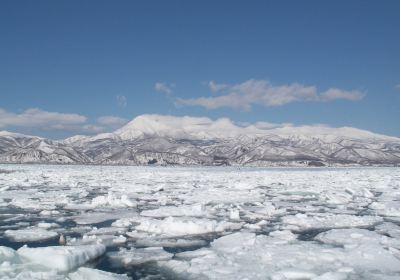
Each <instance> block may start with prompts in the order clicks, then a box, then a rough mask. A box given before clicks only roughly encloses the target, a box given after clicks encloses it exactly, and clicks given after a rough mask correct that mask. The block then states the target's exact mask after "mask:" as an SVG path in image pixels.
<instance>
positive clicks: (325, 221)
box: [282, 213, 383, 231]
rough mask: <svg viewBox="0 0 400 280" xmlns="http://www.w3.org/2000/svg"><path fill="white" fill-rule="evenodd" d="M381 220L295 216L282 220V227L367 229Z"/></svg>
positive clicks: (337, 216) (373, 217)
mask: <svg viewBox="0 0 400 280" xmlns="http://www.w3.org/2000/svg"><path fill="white" fill-rule="evenodd" d="M382 220H383V219H382V218H381V217H377V216H354V215H343V214H338V215H332V214H321V213H319V214H313V215H307V214H300V213H299V214H296V215H290V216H285V217H283V218H282V223H283V226H287V227H289V228H290V229H294V230H298V231H303V230H310V229H326V228H345V227H367V226H373V225H375V224H377V223H379V222H381V221H382Z"/></svg>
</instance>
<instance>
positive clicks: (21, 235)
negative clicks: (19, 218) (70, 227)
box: [4, 227, 58, 242]
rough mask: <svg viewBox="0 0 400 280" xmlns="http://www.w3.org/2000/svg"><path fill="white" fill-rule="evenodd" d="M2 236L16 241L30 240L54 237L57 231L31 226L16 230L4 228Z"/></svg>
mask: <svg viewBox="0 0 400 280" xmlns="http://www.w3.org/2000/svg"><path fill="white" fill-rule="evenodd" d="M4 236H5V237H7V238H8V239H10V240H12V241H16V242H27V241H31V242H32V241H42V240H48V239H52V238H55V237H57V236H58V233H57V232H55V231H49V230H46V229H44V228H41V227H32V228H25V229H18V230H6V231H5V232H4Z"/></svg>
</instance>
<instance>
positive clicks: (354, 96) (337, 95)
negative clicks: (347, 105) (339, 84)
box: [320, 88, 365, 101]
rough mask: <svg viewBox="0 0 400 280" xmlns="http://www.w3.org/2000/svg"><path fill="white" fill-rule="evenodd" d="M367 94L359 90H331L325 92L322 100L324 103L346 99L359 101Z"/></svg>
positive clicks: (322, 94)
mask: <svg viewBox="0 0 400 280" xmlns="http://www.w3.org/2000/svg"><path fill="white" fill-rule="evenodd" d="M364 96H365V93H363V92H360V91H358V90H350V91H346V90H341V89H338V88H330V89H328V90H327V91H325V92H322V93H321V95H320V99H321V100H322V101H331V100H335V99H345V100H350V101H357V100H361V99H363V98H364Z"/></svg>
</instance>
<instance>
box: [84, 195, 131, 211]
mask: <svg viewBox="0 0 400 280" xmlns="http://www.w3.org/2000/svg"><path fill="white" fill-rule="evenodd" d="M136 205H137V204H136V202H134V201H132V200H131V199H129V198H128V196H127V195H126V194H123V195H121V196H120V197H118V196H116V195H115V194H114V193H112V192H108V194H107V195H101V196H97V197H95V198H93V199H92V203H91V206H92V207H94V208H96V207H99V206H108V207H114V208H126V207H136Z"/></svg>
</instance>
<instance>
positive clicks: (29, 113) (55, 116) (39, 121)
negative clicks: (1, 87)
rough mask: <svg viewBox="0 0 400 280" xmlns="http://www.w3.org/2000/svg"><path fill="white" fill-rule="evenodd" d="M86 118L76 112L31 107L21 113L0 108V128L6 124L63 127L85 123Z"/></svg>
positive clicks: (49, 127)
mask: <svg viewBox="0 0 400 280" xmlns="http://www.w3.org/2000/svg"><path fill="white" fill-rule="evenodd" d="M86 120H87V118H86V117H85V116H82V115H78V114H66V113H58V112H48V111H44V110H41V109H37V108H31V109H27V110H25V111H23V112H22V113H19V114H18V113H13V112H8V111H6V110H4V109H0V128H3V127H7V126H17V127H32V128H42V129H63V128H64V127H70V126H73V125H79V124H83V123H85V122H86Z"/></svg>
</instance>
